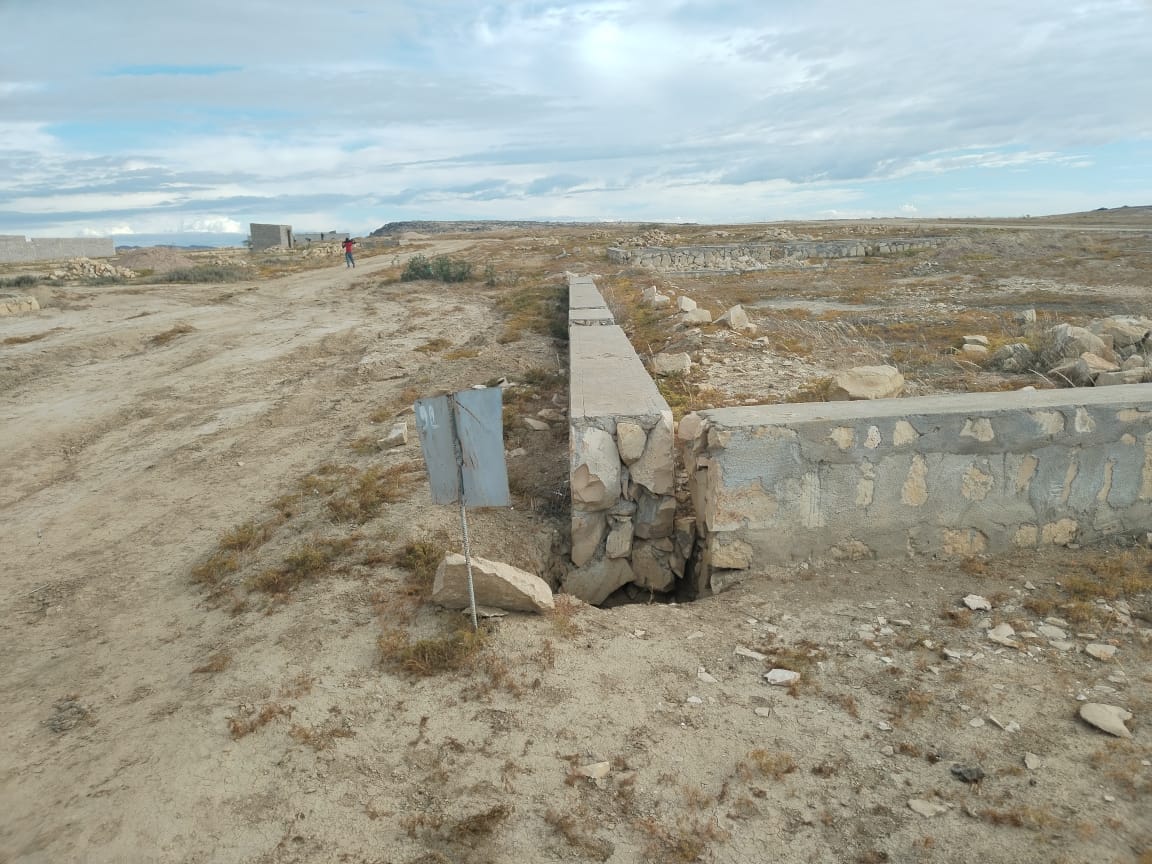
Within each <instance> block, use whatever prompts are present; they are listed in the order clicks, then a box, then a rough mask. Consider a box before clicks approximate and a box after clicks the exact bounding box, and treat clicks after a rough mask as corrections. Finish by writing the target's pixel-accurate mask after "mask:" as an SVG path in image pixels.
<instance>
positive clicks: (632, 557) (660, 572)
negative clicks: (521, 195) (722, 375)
mask: <svg viewBox="0 0 1152 864" xmlns="http://www.w3.org/2000/svg"><path fill="white" fill-rule="evenodd" d="M568 321H569V328H568V336H569V343H568V344H569V381H570V410H569V458H570V469H571V482H572V553H571V554H572V563H573V564H574V565H575V569H574V570H571V571H570V572H569V573H568V574H567V575H566V576H565V578H564V580H563V585H562V587H563V589H564V590H565V591H566V592H567V593H569V594H572V595H574V596H576V597H579V598H581V599H582V600H585V601H587V602H589V603H601V602H603V601H604V600H605V599H606V598H607V597H608V595H609V594H611V593H612V592H613V591H615V590H617V589H618V588H621V587H623V586H624V585H627V584H629V583H635V584H636V585H639V586H641V587H644V588H648V589H650V590H652V591H670V590H672V589H673V587H674V586H675V581H676V578H677V577H679V576H682V575H683V574H684V567H685V563H686V561H687V560H688V557H689V554H690V552H691V547H692V543H693V539H694V530H695V527H694V524H693V523H692V522H691V520H687V521H685V520H677V519H676V497H675V495H674V491H675V471H674V457H675V453H674V444H673V425H672V410H671V409H670V408H669V407H668V403H667V402H666V401H665V399H664V397H663V396H661V395H660V391H659V390H658V389H657V387H656V384H655V382H653V380H652V378H651V377H650V376H649V375H648V371H647V370H646V369H645V368H644V364H643V363H642V362H641V361H640V358H639V356H637V354H636V351H635V349H634V348H633V347H632V343H630V342H629V341H628V337H627V335H625V333H624V331H623V330H621V329H620V327H618V326H616V324H615V321H614V319H613V317H612V314H611V311H610V310H609V309H608V306H607V304H606V303H605V302H604V298H603V297H602V296H601V295H600V292H599V291H598V290H597V289H596V285H595V283H594V282H593V280H592V278H591V277H589V276H576V275H573V274H569V276H568Z"/></svg>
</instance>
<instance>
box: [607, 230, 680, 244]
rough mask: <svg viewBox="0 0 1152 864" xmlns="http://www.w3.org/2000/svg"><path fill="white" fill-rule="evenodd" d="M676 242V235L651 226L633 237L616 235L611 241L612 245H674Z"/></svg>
mask: <svg viewBox="0 0 1152 864" xmlns="http://www.w3.org/2000/svg"><path fill="white" fill-rule="evenodd" d="M675 244H676V235H675V234H669V233H667V232H665V231H661V230H660V229H659V228H653V229H652V230H650V231H645V232H644V233H643V234H637V235H635V236H633V237H618V238H616V240H614V241H613V244H612V245H614V246H625V247H627V246H636V247H644V246H674V245H675Z"/></svg>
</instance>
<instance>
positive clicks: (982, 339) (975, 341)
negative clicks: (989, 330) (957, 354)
mask: <svg viewBox="0 0 1152 864" xmlns="http://www.w3.org/2000/svg"><path fill="white" fill-rule="evenodd" d="M964 344H965V345H979V346H981V347H983V348H987V347H988V337H987V336H965V337H964Z"/></svg>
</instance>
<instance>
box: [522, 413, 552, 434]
mask: <svg viewBox="0 0 1152 864" xmlns="http://www.w3.org/2000/svg"><path fill="white" fill-rule="evenodd" d="M520 422H521V423H523V424H524V426H525V427H526V428H528V429H529V430H531V431H532V432H547V431H548V430H549V429H551V428H552V427H551V426H549V425H548V424H547V423H545V422H544V421H543V420H537V419H536V418H535V417H521V418H520Z"/></svg>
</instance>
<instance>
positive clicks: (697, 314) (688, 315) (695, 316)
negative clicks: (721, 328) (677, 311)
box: [683, 309, 712, 362]
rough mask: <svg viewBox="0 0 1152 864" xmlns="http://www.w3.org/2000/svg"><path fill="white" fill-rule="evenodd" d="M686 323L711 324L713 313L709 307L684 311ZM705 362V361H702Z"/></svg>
mask: <svg viewBox="0 0 1152 864" xmlns="http://www.w3.org/2000/svg"><path fill="white" fill-rule="evenodd" d="M683 317H684V323H685V324H711V323H712V313H711V312H709V311H708V310H707V309H693V310H692V311H691V312H685V313H684V316H683ZM701 362H704V361H701Z"/></svg>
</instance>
